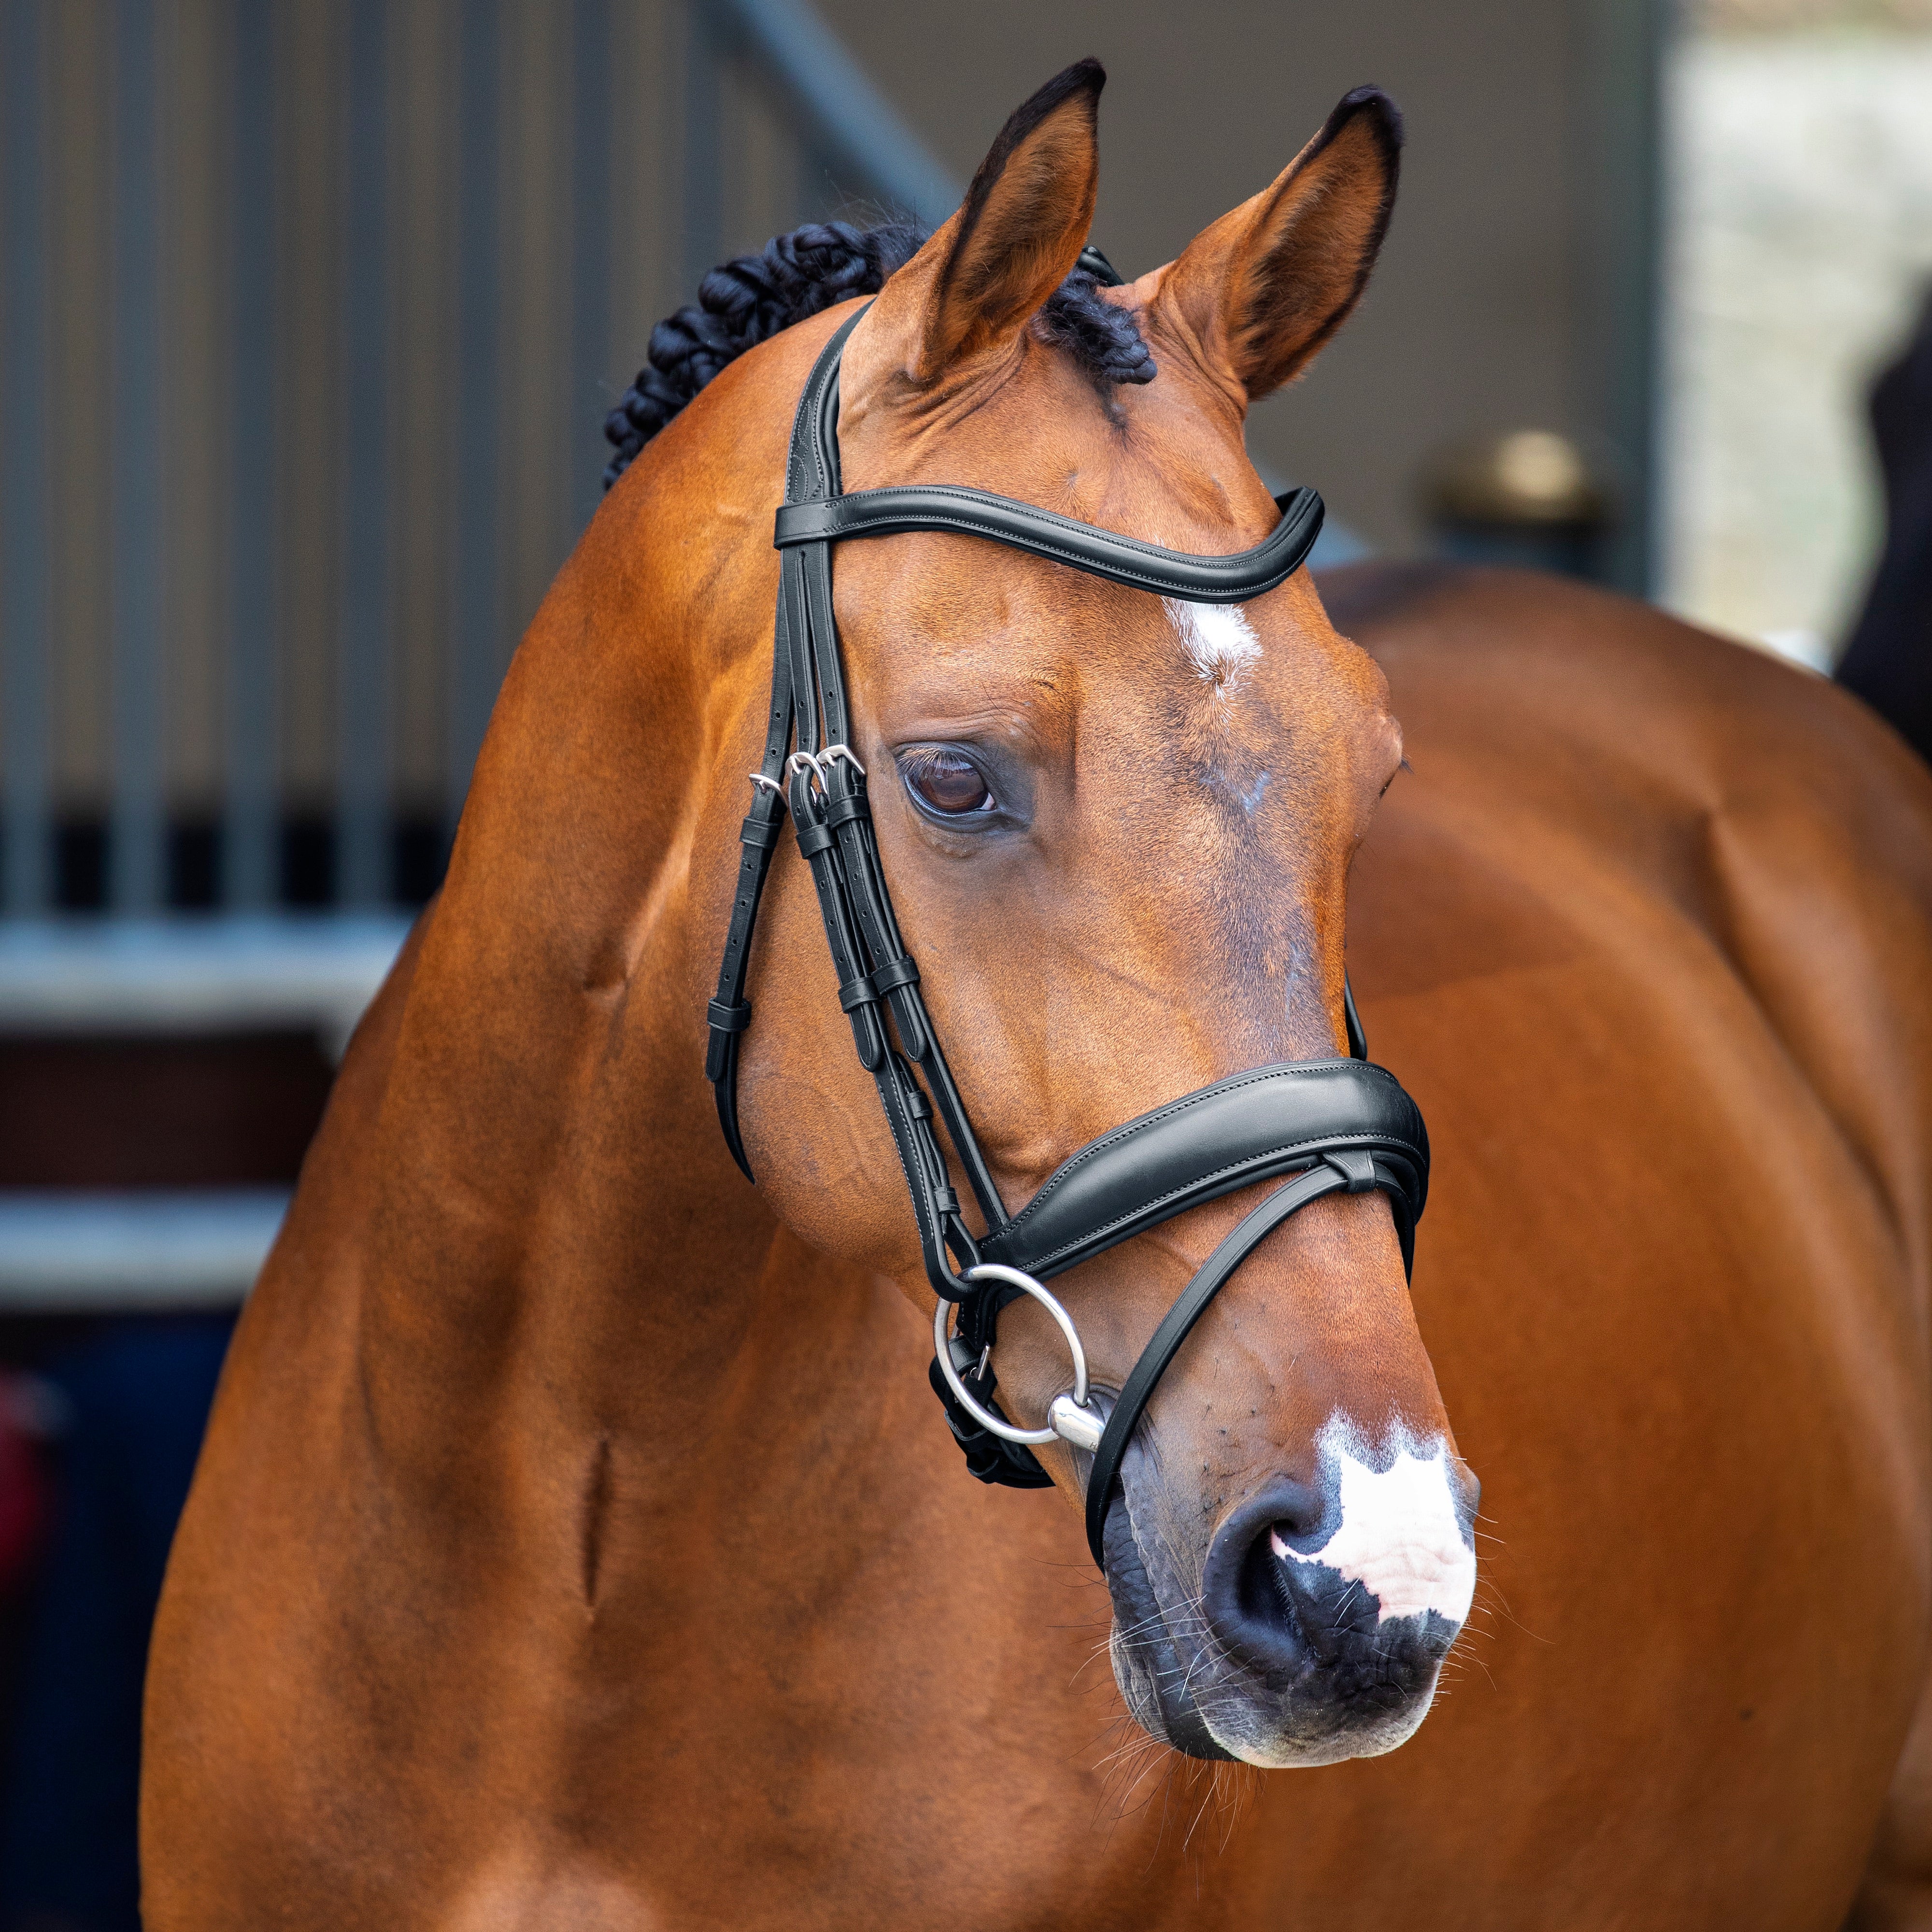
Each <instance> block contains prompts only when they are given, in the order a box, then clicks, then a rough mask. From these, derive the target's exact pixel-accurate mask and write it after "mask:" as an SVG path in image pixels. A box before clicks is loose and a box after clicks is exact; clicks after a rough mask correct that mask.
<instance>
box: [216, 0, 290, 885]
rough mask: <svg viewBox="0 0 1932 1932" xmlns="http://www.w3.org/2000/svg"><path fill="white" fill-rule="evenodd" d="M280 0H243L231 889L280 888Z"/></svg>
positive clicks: (225, 841) (225, 854)
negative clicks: (276, 7)
mask: <svg viewBox="0 0 1932 1932" xmlns="http://www.w3.org/2000/svg"><path fill="white" fill-rule="evenodd" d="M273 34H274V23H273V0H236V9H235V69H234V73H235V89H236V94H235V167H234V181H235V216H234V220H235V229H234V249H235V282H234V287H235V323H234V326H235V342H234V356H235V376H234V383H235V388H234V396H235V403H234V408H235V429H234V436H235V449H234V477H235V484H234V488H235V495H234V507H233V514H232V520H231V523H230V528H231V529H233V532H234V545H235V549H234V559H235V560H234V573H235V574H234V583H233V596H234V619H233V627H232V630H231V633H230V639H231V641H230V650H231V652H232V655H231V657H230V659H229V667H228V715H227V721H226V734H225V735H226V741H227V767H228V777H227V787H226V789H227V799H226V816H225V822H224V823H223V829H222V840H221V849H222V871H223V881H222V883H223V898H224V900H225V901H226V903H227V904H228V905H229V906H230V907H233V908H236V909H238V910H259V909H260V908H261V907H265V906H268V905H270V904H273V903H274V901H275V898H276V897H277V896H278V892H277V888H278V876H279V873H280V870H281V867H280V865H279V862H278V859H279V854H278V835H279V824H278V799H277V796H276V785H275V776H276V765H277V758H276V749H275V747H276V733H275V711H276V702H277V685H278V678H277V676H276V662H275V651H276V637H275V95H274V80H275V43H274V38H273Z"/></svg>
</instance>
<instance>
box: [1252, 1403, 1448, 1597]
mask: <svg viewBox="0 0 1932 1932" xmlns="http://www.w3.org/2000/svg"><path fill="white" fill-rule="evenodd" d="M1354 1442H1355V1437H1354V1433H1353V1432H1352V1430H1349V1429H1347V1428H1346V1426H1344V1427H1337V1424H1334V1423H1332V1422H1331V1424H1329V1426H1328V1428H1327V1429H1325V1430H1323V1431H1322V1439H1321V1446H1322V1451H1323V1452H1324V1457H1323V1460H1325V1461H1328V1460H1330V1459H1331V1458H1332V1460H1333V1462H1334V1466H1335V1467H1336V1469H1337V1471H1338V1472H1339V1474H1340V1491H1341V1493H1340V1504H1341V1521H1340V1523H1339V1524H1338V1525H1337V1527H1336V1530H1335V1533H1334V1535H1332V1536H1331V1537H1330V1538H1329V1539H1328V1541H1327V1542H1326V1543H1325V1544H1323V1545H1322V1547H1321V1548H1320V1549H1319V1550H1315V1551H1313V1552H1312V1553H1303V1552H1302V1551H1300V1550H1291V1549H1289V1547H1288V1545H1287V1544H1286V1543H1284V1542H1283V1541H1282V1539H1281V1537H1280V1534H1279V1533H1278V1532H1273V1531H1271V1532H1270V1533H1269V1537H1270V1545H1271V1547H1272V1549H1273V1550H1274V1553H1275V1554H1276V1556H1278V1557H1280V1559H1281V1560H1282V1561H1283V1562H1284V1563H1319V1564H1322V1565H1325V1566H1326V1567H1327V1568H1329V1569H1331V1570H1335V1571H1340V1573H1341V1574H1342V1575H1343V1577H1346V1578H1347V1579H1349V1580H1350V1581H1351V1582H1355V1583H1360V1584H1361V1586H1362V1587H1363V1589H1365V1590H1367V1592H1369V1594H1370V1595H1371V1596H1373V1597H1374V1598H1376V1600H1377V1601H1378V1602H1379V1604H1380V1605H1381V1607H1382V1608H1381V1613H1380V1615H1379V1616H1378V1617H1377V1619H1376V1622H1378V1623H1386V1622H1388V1619H1390V1618H1391V1617H1413V1616H1421V1614H1422V1613H1423V1612H1424V1611H1425V1610H1433V1611H1435V1613H1436V1614H1437V1616H1441V1617H1445V1618H1446V1619H1448V1621H1449V1622H1451V1623H1454V1624H1460V1623H1461V1622H1463V1620H1464V1619H1466V1618H1467V1616H1469V1602H1470V1599H1471V1598H1472V1597H1473V1596H1474V1595H1475V1591H1476V1553H1475V1551H1474V1550H1472V1549H1471V1548H1470V1547H1469V1544H1467V1543H1466V1542H1465V1541H1464V1540H1463V1525H1462V1520H1461V1518H1460V1515H1459V1514H1458V1513H1457V1508H1456V1498H1455V1493H1454V1490H1453V1489H1452V1488H1451V1484H1450V1481H1449V1457H1448V1450H1447V1449H1446V1448H1445V1446H1444V1445H1443V1444H1442V1442H1440V1441H1439V1442H1437V1443H1436V1447H1435V1453H1434V1454H1433V1455H1431V1456H1429V1457H1421V1456H1418V1455H1416V1454H1413V1453H1412V1451H1411V1449H1410V1448H1409V1446H1408V1445H1406V1444H1405V1445H1403V1448H1400V1450H1398V1451H1397V1454H1396V1456H1395V1459H1394V1461H1393V1462H1391V1463H1390V1464H1389V1466H1388V1468H1387V1469H1375V1468H1373V1467H1372V1466H1370V1464H1369V1463H1366V1462H1364V1461H1363V1460H1361V1459H1360V1458H1359V1457H1357V1456H1356V1455H1355V1454H1353V1453H1352V1445H1354Z"/></svg>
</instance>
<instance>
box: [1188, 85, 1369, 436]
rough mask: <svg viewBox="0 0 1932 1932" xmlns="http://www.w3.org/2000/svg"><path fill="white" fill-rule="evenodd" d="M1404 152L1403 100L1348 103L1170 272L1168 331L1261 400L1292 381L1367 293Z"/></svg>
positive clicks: (1359, 98) (1365, 92)
mask: <svg viewBox="0 0 1932 1932" xmlns="http://www.w3.org/2000/svg"><path fill="white" fill-rule="evenodd" d="M1401 154H1402V116H1401V115H1400V113H1398V112H1397V109H1396V105H1395V103H1394V101H1391V100H1390V98H1388V95H1385V93H1383V92H1382V90H1381V89H1380V88H1377V87H1358V88H1357V89H1355V92H1353V93H1352V94H1348V95H1343V98H1342V100H1341V101H1340V104H1339V105H1337V107H1336V109H1335V111H1334V113H1332V114H1331V115H1329V117H1328V120H1327V121H1326V122H1325V124H1323V127H1322V131H1321V132H1320V133H1319V134H1317V135H1316V137H1315V138H1314V139H1313V140H1312V141H1310V142H1309V144H1308V145H1307V147H1305V148H1303V149H1302V151H1301V153H1300V154H1298V155H1296V156H1295V159H1294V160H1292V161H1291V162H1290V163H1289V164H1288V166H1287V167H1286V169H1283V172H1282V173H1281V174H1280V175H1279V176H1278V177H1277V179H1276V181H1275V182H1274V185H1273V186H1272V187H1268V188H1265V189H1264V190H1262V192H1261V193H1259V194H1258V195H1256V196H1255V197H1254V199H1253V200H1252V201H1247V202H1243V203H1242V204H1241V206H1240V207H1239V208H1235V210H1234V211H1232V213H1230V214H1224V215H1223V217H1221V219H1220V220H1219V221H1217V222H1216V223H1214V226H1212V227H1210V228H1206V229H1202V232H1201V233H1199V235H1197V236H1196V237H1195V238H1194V239H1193V241H1192V242H1190V243H1189V244H1188V245H1187V250H1186V252H1185V253H1184V254H1182V255H1181V258H1180V259H1179V260H1178V261H1176V262H1175V263H1172V264H1171V265H1170V266H1169V268H1168V269H1166V272H1165V273H1164V275H1163V278H1162V280H1161V282H1160V286H1159V288H1158V290H1157V292H1156V293H1155V295H1154V298H1153V306H1154V308H1155V309H1156V311H1157V313H1158V314H1160V317H1161V319H1162V320H1163V321H1164V322H1165V323H1166V325H1167V330H1166V332H1168V333H1170V334H1173V335H1178V337H1179V338H1180V340H1181V342H1182V343H1183V344H1185V345H1186V346H1187V347H1188V348H1189V349H1190V350H1191V351H1192V352H1193V354H1194V356H1195V358H1196V360H1197V361H1199V362H1202V364H1203V365H1205V366H1206V367H1207V368H1208V369H1209V370H1210V371H1211V372H1212V373H1214V374H1217V375H1220V376H1222V377H1232V378H1233V379H1234V380H1235V382H1236V383H1238V384H1239V385H1240V386H1241V388H1242V389H1244V391H1245V392H1247V400H1248V401H1250V402H1254V401H1258V400H1259V398H1262V397H1263V396H1265V395H1268V392H1270V391H1271V390H1273V389H1280V387H1281V386H1282V384H1283V383H1289V382H1292V381H1293V380H1295V377H1298V375H1300V374H1301V372H1302V371H1304V369H1306V368H1307V367H1308V365H1309V364H1310V362H1313V360H1314V359H1315V356H1316V352H1317V351H1318V350H1320V349H1321V347H1322V344H1324V343H1325V342H1326V341H1328V338H1329V337H1330V336H1331V335H1334V333H1335V332H1336V330H1337V329H1340V327H1341V326H1342V324H1343V323H1344V322H1345V321H1346V320H1347V319H1348V317H1349V311H1351V310H1352V309H1353V308H1354V307H1355V304H1356V303H1357V302H1358V301H1359V300H1360V299H1361V293H1362V290H1364V288H1365V287H1367V285H1368V280H1369V272H1370V270H1371V269H1373V267H1374V266H1375V264H1376V255H1377V254H1378V253H1379V251H1380V250H1381V248H1382V237H1383V236H1384V235H1385V233H1387V232H1388V223H1389V215H1390V213H1391V211H1392V210H1393V208H1394V206H1395V189H1396V178H1397V173H1398V172H1399V169H1400V157H1401Z"/></svg>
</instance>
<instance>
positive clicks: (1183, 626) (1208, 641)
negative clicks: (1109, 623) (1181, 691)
mask: <svg viewBox="0 0 1932 1932" xmlns="http://www.w3.org/2000/svg"><path fill="white" fill-rule="evenodd" d="M1160 601H1161V602H1162V603H1163V604H1164V605H1165V606H1166V609H1167V615H1168V619H1169V622H1171V623H1172V625H1173V626H1174V628H1175V634H1176V635H1177V636H1178V637H1179V638H1180V640H1181V647H1182V648H1183V649H1184V650H1185V651H1186V652H1187V656H1188V661H1189V662H1190V663H1191V664H1193V667H1194V670H1195V674H1196V676H1198V677H1199V678H1200V679H1201V680H1202V682H1203V683H1204V684H1211V685H1214V688H1216V689H1217V691H1226V690H1227V689H1228V688H1229V687H1230V686H1232V685H1234V684H1235V682H1236V681H1237V680H1238V679H1239V678H1240V676H1241V673H1242V672H1244V670H1247V667H1249V665H1250V664H1253V662H1254V661H1255V660H1256V658H1258V657H1259V656H1260V655H1261V654H1262V640H1260V638H1259V637H1256V635H1255V631H1254V626H1253V625H1252V624H1250V622H1248V618H1247V612H1246V611H1244V610H1243V609H1242V608H1241V606H1240V605H1239V604H1186V603H1183V602H1182V601H1181V599H1180V598H1177V597H1163V598H1162V599H1161V600H1160Z"/></svg>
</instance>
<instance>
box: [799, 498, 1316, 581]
mask: <svg viewBox="0 0 1932 1932" xmlns="http://www.w3.org/2000/svg"><path fill="white" fill-rule="evenodd" d="M1281 508H1282V512H1283V514H1282V518H1281V520H1280V523H1277V524H1276V525H1275V526H1274V529H1272V530H1271V531H1270V532H1268V535H1266V536H1265V537H1264V538H1262V541H1260V542H1259V544H1256V546H1255V547H1254V548H1253V550H1240V551H1238V552H1236V553H1235V555H1233V556H1194V555H1193V554H1191V553H1190V552H1188V551H1186V550H1164V549H1163V548H1162V547H1161V546H1160V544H1151V543H1143V542H1142V541H1141V540H1140V539H1139V538H1138V537H1124V536H1121V535H1119V534H1118V532H1115V531H1113V530H1103V529H1098V528H1097V527H1096V526H1094V524H1092V523H1076V521H1075V520H1074V519H1073V517H1062V516H1058V515H1056V514H1055V513H1054V512H1053V511H1051V510H1043V509H1040V508H1037V507H1036V506H1035V505H1033V504H1031V503H1022V502H1016V501H1015V500H1014V499H1013V498H1012V497H1011V496H995V495H993V494H992V492H991V491H989V490H968V489H963V488H961V487H958V486H956V485H955V484H947V483H926V484H901V485H895V486H894V487H891V488H889V489H883V490H855V491H854V492H853V493H852V494H851V495H850V496H833V497H829V498H824V499H820V500H819V501H818V502H788V503H786V504H784V505H781V507H780V508H779V510H778V518H777V523H776V527H775V534H774V535H773V537H772V541H773V542H774V543H775V544H776V545H777V546H778V548H779V549H780V550H790V549H793V548H795V547H798V546H800V545H804V544H829V543H841V542H844V541H849V540H850V538H853V537H889V536H901V535H904V534H905V533H906V532H907V531H909V530H947V531H951V532H953V533H955V534H956V535H961V536H973V537H985V538H988V539H989V541H992V542H994V543H998V544H1006V545H1007V547H1008V548H1010V549H1012V550H1025V551H1027V552H1028V553H1030V554H1031V555H1032V556H1043V557H1046V559H1049V562H1054V563H1064V564H1066V565H1068V566H1069V568H1072V569H1074V570H1083V571H1086V572H1087V573H1088V575H1089V576H1092V577H1105V578H1106V580H1108V582H1109V583H1124V584H1125V585H1126V586H1127V588H1128V589H1130V590H1151V591H1153V592H1155V593H1156V594H1157V595H1160V596H1163V597H1180V598H1186V599H1187V601H1189V602H1190V603H1194V604H1240V603H1244V602H1245V601H1247V599H1248V598H1250V597H1259V596H1260V595H1262V593H1263V592H1265V591H1269V590H1272V589H1274V587H1275V586H1277V584H1279V583H1286V581H1287V580H1288V579H1289V577H1292V576H1293V575H1294V574H1295V572H1296V571H1298V570H1299V569H1300V568H1301V566H1302V565H1303V564H1304V563H1305V562H1307V559H1308V553H1309V552H1310V550H1313V548H1314V547H1315V539H1316V538H1317V537H1318V536H1319V535H1321V534H1322V499H1321V498H1320V497H1319V496H1317V495H1316V493H1315V492H1314V491H1313V490H1291V491H1290V492H1289V494H1288V496H1287V497H1286V499H1284V500H1283V502H1282V504H1281Z"/></svg>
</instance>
